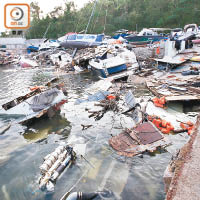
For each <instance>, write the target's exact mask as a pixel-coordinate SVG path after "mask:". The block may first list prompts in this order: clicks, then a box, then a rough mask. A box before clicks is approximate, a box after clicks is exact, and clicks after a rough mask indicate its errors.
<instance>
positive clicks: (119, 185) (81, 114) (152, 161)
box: [0, 67, 188, 200]
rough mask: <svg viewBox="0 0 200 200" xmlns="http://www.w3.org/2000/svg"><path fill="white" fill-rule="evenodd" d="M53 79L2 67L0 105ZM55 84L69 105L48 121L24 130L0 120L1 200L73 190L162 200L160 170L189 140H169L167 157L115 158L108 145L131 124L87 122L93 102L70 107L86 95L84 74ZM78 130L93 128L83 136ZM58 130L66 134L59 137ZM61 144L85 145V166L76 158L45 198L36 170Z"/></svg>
mask: <svg viewBox="0 0 200 200" xmlns="http://www.w3.org/2000/svg"><path fill="white" fill-rule="evenodd" d="M53 77H55V73H54V71H53V70H49V69H46V70H45V69H43V70H41V69H29V70H21V69H18V68H15V67H2V68H0V82H1V83H0V85H1V88H0V94H1V95H0V103H1V104H3V103H5V102H7V101H10V100H11V99H13V98H15V97H16V96H20V95H23V94H25V93H26V92H28V91H29V87H30V86H33V85H40V84H43V83H46V82H47V81H48V80H50V79H51V78H53ZM60 78H61V81H64V83H65V87H66V88H67V90H68V103H66V104H65V105H64V106H63V107H62V109H61V112H60V113H58V114H56V116H54V117H53V118H51V119H46V118H41V119H39V120H38V121H36V122H34V123H33V124H32V125H29V126H28V127H27V126H22V125H19V124H16V123H15V120H16V119H15V118H14V117H13V118H12V119H10V118H7V117H5V116H0V126H2V125H4V124H6V123H8V122H10V121H11V122H12V126H11V128H10V129H9V130H8V131H7V132H6V133H5V134H3V135H0V199H1V200H27V199H29V200H40V199H41V200H42V199H46V200H51V199H52V200H57V199H60V198H61V196H62V195H63V194H64V193H65V192H66V191H68V190H69V189H70V188H71V187H72V186H73V185H74V184H76V187H75V188H74V190H73V191H82V192H94V191H106V192H107V195H105V197H104V199H124V200H129V199H131V200H147V199H148V200H161V199H164V198H165V193H164V183H163V173H164V170H165V168H166V166H167V165H168V163H169V161H170V159H171V154H172V153H174V152H175V151H176V150H177V149H178V148H180V147H181V146H182V145H183V144H184V143H185V142H186V141H187V140H188V137H187V135H186V134H181V135H174V136H172V135H170V136H169V138H170V139H171V141H172V142H173V145H172V146H171V147H170V150H169V152H167V151H165V150H161V149H160V150H158V151H157V152H155V153H152V154H148V153H145V154H143V155H142V156H141V155H140V156H136V157H134V158H125V157H121V156H118V155H117V154H116V153H115V152H114V150H112V149H111V148H110V147H109V145H108V140H109V138H110V137H111V135H116V134H119V133H120V132H121V131H122V129H124V128H126V127H128V128H130V127H132V126H133V122H132V120H131V119H130V118H128V117H125V116H124V117H122V116H121V115H119V114H117V113H113V112H111V111H109V112H107V113H106V114H105V115H104V117H103V118H102V119H101V120H99V121H95V120H94V119H93V118H88V115H89V113H87V112H86V111H85V108H87V107H90V108H92V109H96V106H94V102H90V103H82V104H80V105H74V102H75V100H76V99H78V98H83V96H85V95H86V94H88V93H87V88H89V87H90V86H91V85H93V84H94V83H95V82H96V81H97V79H95V78H94V77H93V75H92V74H91V73H89V72H88V73H83V74H74V75H73V74H71V75H65V76H62V77H60ZM81 124H83V125H92V127H90V128H88V129H86V130H83V131H82V127H81ZM63 128H65V130H64V131H63V132H61V133H60V132H59V130H61V129H63ZM61 142H70V143H74V144H77V143H78V144H83V143H86V144H87V148H86V154H85V158H86V160H87V162H86V161H85V160H84V159H81V158H80V157H78V158H77V160H76V162H75V164H73V165H71V166H70V168H68V169H67V170H65V171H64V173H63V174H62V175H61V177H59V179H58V180H57V183H56V186H55V192H54V193H53V194H47V193H45V192H42V191H40V190H39V187H38V186H39V185H38V179H39V177H40V170H39V166H40V165H41V164H42V162H43V158H44V157H45V156H46V155H47V154H49V153H51V152H52V151H54V149H55V148H56V147H57V146H58V145H59V144H60V143H61ZM88 163H90V164H88ZM80 177H82V178H81V179H80V181H79V182H77V180H79V178H80Z"/></svg>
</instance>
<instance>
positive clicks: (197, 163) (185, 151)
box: [164, 115, 200, 200]
mask: <svg viewBox="0 0 200 200" xmlns="http://www.w3.org/2000/svg"><path fill="white" fill-rule="evenodd" d="M195 127H196V128H195V130H194V132H193V134H192V136H191V139H190V140H189V142H188V143H187V144H186V145H185V146H184V147H183V148H182V149H181V150H180V152H179V154H178V156H177V158H176V159H175V160H173V161H172V163H171V164H170V165H169V166H168V168H167V170H166V171H167V172H165V175H164V180H165V184H166V190H167V195H166V200H199V199H200V192H199V191H200V115H199V116H198V119H197V123H196V126H195ZM170 176H171V178H170ZM170 180H171V181H170ZM170 182H171V183H170Z"/></svg>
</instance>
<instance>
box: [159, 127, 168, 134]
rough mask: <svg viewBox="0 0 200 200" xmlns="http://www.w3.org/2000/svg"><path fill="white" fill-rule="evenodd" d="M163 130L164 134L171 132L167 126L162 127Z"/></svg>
mask: <svg viewBox="0 0 200 200" xmlns="http://www.w3.org/2000/svg"><path fill="white" fill-rule="evenodd" d="M161 132H162V133H163V134H169V132H170V130H169V129H166V128H162V129H161Z"/></svg>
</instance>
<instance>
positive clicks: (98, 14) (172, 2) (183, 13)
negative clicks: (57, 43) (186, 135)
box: [26, 0, 200, 38]
mask: <svg viewBox="0 0 200 200" xmlns="http://www.w3.org/2000/svg"><path fill="white" fill-rule="evenodd" d="M47 4H48V1H47ZM93 5H94V1H92V2H89V3H88V4H86V5H85V7H83V8H82V9H80V10H77V9H76V8H75V6H74V3H73V2H68V3H66V4H65V7H56V8H55V9H54V11H52V12H51V13H49V15H48V16H46V17H42V18H41V17H40V15H41V13H42V11H41V10H40V8H39V6H38V5H37V3H31V10H32V22H31V28H30V29H29V30H28V31H27V33H26V37H27V38H42V37H43V35H44V33H45V31H46V29H47V27H48V26H49V29H48V31H47V34H46V35H45V36H46V38H58V37H60V36H63V35H65V34H66V33H67V32H79V31H82V30H84V29H85V28H86V26H87V23H88V20H89V17H90V15H91V11H92V8H93ZM199 22H200V3H199V0H98V3H97V6H96V9H95V12H94V16H93V18H92V20H91V23H90V26H89V28H88V33H103V32H105V33H106V34H112V33H113V32H114V31H116V30H119V29H122V28H124V29H128V30H133V31H134V30H136V27H137V30H138V31H139V30H141V29H142V28H143V27H146V28H148V27H158V28H177V27H183V26H184V25H185V24H189V23H196V24H199Z"/></svg>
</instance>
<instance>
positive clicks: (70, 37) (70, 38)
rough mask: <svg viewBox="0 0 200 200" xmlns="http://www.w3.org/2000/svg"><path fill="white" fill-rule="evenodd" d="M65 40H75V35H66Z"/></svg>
mask: <svg viewBox="0 0 200 200" xmlns="http://www.w3.org/2000/svg"><path fill="white" fill-rule="evenodd" d="M67 40H76V35H68V37H67Z"/></svg>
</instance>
